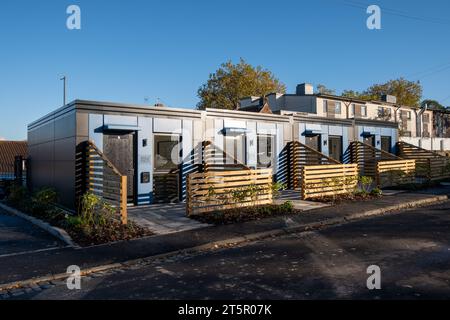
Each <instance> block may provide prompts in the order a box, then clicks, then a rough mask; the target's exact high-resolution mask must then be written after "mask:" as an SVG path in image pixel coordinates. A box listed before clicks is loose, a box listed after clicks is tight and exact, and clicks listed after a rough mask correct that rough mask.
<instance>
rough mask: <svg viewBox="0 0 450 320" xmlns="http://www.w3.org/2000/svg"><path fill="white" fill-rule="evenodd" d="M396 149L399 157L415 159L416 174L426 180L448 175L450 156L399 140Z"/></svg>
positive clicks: (449, 172)
mask: <svg viewBox="0 0 450 320" xmlns="http://www.w3.org/2000/svg"><path fill="white" fill-rule="evenodd" d="M397 150H398V154H399V156H400V157H402V158H404V159H413V160H416V176H417V177H419V178H425V179H428V180H440V179H445V178H448V177H450V158H449V157H444V156H441V155H440V154H438V153H436V152H434V151H429V150H425V149H422V148H419V147H417V146H415V145H412V144H409V143H406V142H399V143H398V144H397Z"/></svg>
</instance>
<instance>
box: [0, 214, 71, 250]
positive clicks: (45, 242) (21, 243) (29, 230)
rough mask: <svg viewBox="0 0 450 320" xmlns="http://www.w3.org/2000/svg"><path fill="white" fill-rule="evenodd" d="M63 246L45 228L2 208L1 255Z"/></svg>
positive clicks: (0, 221)
mask: <svg viewBox="0 0 450 320" xmlns="http://www.w3.org/2000/svg"><path fill="white" fill-rule="evenodd" d="M63 246H64V244H63V243H62V242H60V241H59V240H58V239H56V238H54V237H53V236H51V235H50V234H48V233H47V232H45V231H44V230H42V229H40V228H38V227H36V226H34V225H33V224H31V223H30V222H28V221H26V220H24V219H21V218H19V217H16V216H12V215H9V214H7V213H6V212H4V211H3V210H1V209H0V257H1V256H5V255H12V254H19V253H22V252H30V251H35V250H44V249H51V248H60V247H63Z"/></svg>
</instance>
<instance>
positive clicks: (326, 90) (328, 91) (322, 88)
mask: <svg viewBox="0 0 450 320" xmlns="http://www.w3.org/2000/svg"><path fill="white" fill-rule="evenodd" d="M317 92H318V93H320V94H328V95H335V94H336V90H334V89H329V88H327V87H326V86H325V85H323V84H318V85H317Z"/></svg>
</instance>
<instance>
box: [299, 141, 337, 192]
mask: <svg viewBox="0 0 450 320" xmlns="http://www.w3.org/2000/svg"><path fill="white" fill-rule="evenodd" d="M290 153H291V155H290V159H291V166H292V169H291V170H292V172H291V177H292V181H291V183H290V184H291V186H292V188H293V189H299V188H300V187H301V183H300V181H301V179H302V178H301V173H302V171H301V169H302V167H304V166H306V165H328V164H341V163H340V162H339V161H337V160H335V159H333V158H331V157H328V156H326V155H324V154H323V153H321V152H319V151H317V150H314V149H312V148H310V147H308V146H307V145H304V144H303V143H300V142H298V141H293V142H291V143H290Z"/></svg>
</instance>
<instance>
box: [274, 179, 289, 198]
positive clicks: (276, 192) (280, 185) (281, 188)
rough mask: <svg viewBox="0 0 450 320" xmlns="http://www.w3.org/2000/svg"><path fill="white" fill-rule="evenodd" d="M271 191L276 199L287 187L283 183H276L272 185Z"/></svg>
mask: <svg viewBox="0 0 450 320" xmlns="http://www.w3.org/2000/svg"><path fill="white" fill-rule="evenodd" d="M271 189H272V196H273V197H275V198H276V197H278V196H279V195H280V193H281V191H284V190H286V185H285V184H284V183H281V182H275V183H272V185H271Z"/></svg>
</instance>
